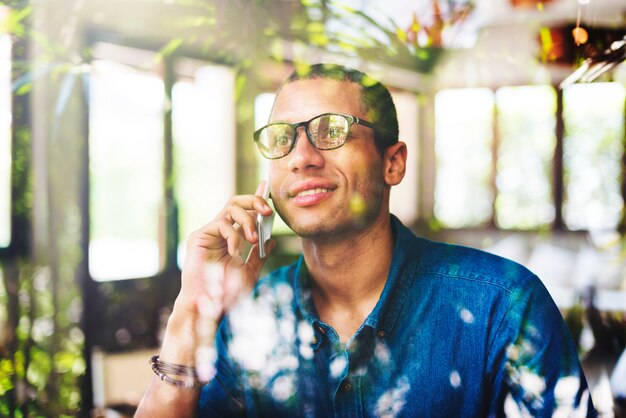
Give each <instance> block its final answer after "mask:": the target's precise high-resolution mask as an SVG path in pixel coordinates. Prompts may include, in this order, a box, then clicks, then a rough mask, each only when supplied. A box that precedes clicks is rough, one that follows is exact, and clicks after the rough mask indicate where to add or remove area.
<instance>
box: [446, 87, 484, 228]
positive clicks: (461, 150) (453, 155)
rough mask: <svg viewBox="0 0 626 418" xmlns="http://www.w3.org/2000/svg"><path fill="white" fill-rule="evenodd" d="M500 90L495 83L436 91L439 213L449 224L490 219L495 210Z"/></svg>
mask: <svg viewBox="0 0 626 418" xmlns="http://www.w3.org/2000/svg"><path fill="white" fill-rule="evenodd" d="M493 107H494V96H493V92H492V91H491V90H489V89H485V88H478V89H450V90H442V91H441V92H439V93H438V94H437V96H436V97H435V154H436V158H437V172H436V183H435V207H434V213H435V216H436V218H437V219H438V220H439V221H440V222H441V223H442V224H443V225H444V226H446V227H449V228H462V227H469V226H476V225H481V224H485V223H487V222H488V221H490V219H491V218H492V215H493V200H494V196H493V191H492V180H491V179H492V176H493V169H492V143H493Z"/></svg>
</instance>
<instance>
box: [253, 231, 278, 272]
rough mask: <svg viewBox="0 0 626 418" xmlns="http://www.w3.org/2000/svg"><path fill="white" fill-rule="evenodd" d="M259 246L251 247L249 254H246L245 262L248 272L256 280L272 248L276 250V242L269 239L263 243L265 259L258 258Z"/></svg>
mask: <svg viewBox="0 0 626 418" xmlns="http://www.w3.org/2000/svg"><path fill="white" fill-rule="evenodd" d="M259 245H260V243H259V244H255V245H253V246H252V248H251V249H250V253H249V254H248V259H247V260H246V266H247V267H248V270H250V272H251V273H252V274H253V276H254V277H255V278H256V279H257V280H258V278H259V276H260V275H261V270H262V269H263V266H264V265H265V262H266V261H267V259H268V258H269V256H270V255H271V254H272V252H273V251H274V248H276V241H274V240H273V239H270V240H268V241H267V242H266V243H265V258H261V257H260V256H259V248H258V246H259Z"/></svg>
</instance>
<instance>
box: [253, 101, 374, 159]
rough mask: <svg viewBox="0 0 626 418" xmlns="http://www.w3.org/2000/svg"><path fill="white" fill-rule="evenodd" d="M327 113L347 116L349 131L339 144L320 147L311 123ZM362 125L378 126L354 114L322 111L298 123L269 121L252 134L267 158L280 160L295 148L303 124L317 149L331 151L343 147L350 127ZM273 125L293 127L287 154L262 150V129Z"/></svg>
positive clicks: (310, 141) (307, 135) (310, 140)
mask: <svg viewBox="0 0 626 418" xmlns="http://www.w3.org/2000/svg"><path fill="white" fill-rule="evenodd" d="M327 115H338V116H343V117H344V118H346V120H347V121H348V133H347V135H346V139H344V140H343V142H342V143H341V144H339V145H337V146H336V147H331V148H319V147H318V146H317V145H315V144H314V143H313V139H312V138H311V133H310V132H309V124H310V123H311V122H312V121H313V120H315V119H317V118H320V117H322V116H327ZM355 124H356V125H362V126H366V127H368V128H370V129H372V130H373V131H374V133H376V132H377V129H376V126H375V125H374V124H373V123H372V122H369V121H366V120H364V119H361V118H360V117H358V116H354V115H348V114H345V113H339V112H326V113H321V114H319V115H317V116H313V117H312V118H311V119H309V120H307V121H304V122H298V123H289V122H273V123H268V124H267V125H265V126H263V127H261V128H259V129H257V130H256V131H254V133H253V134H252V137H253V138H254V142H255V143H256V144H257V148H258V149H259V152H260V153H261V155H262V156H263V157H264V158H267V159H268V160H278V159H281V158H283V157H286V156H287V155H289V154H290V153H291V151H293V148H294V147H295V146H296V141H297V140H298V128H299V127H301V126H304V132H305V133H306V137H307V139H308V140H309V143H310V144H311V145H313V147H314V148H315V149H318V150H322V151H330V150H333V149H337V148H341V147H343V146H344V144H345V143H346V141H347V140H348V136H349V135H350V128H352V125H355ZM272 125H288V126H291V128H292V129H293V135H292V140H291V145H290V146H289V151H287V152H286V153H285V154H283V155H281V156H280V157H268V156H267V155H265V154H264V153H263V151H261V148H260V146H259V141H260V136H261V131H263V130H264V129H266V128H268V127H270V126H272Z"/></svg>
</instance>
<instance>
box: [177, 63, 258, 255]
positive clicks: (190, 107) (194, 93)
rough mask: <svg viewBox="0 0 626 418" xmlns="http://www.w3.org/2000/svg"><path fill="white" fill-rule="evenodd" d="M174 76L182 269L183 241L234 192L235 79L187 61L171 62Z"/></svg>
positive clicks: (229, 73)
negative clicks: (175, 79)
mask: <svg viewBox="0 0 626 418" xmlns="http://www.w3.org/2000/svg"><path fill="white" fill-rule="evenodd" d="M176 73H177V74H178V76H179V79H178V81H177V82H176V83H175V84H174V86H173V88H172V127H173V140H174V151H173V154H174V173H175V182H174V196H175V198H176V202H177V205H178V209H179V211H178V223H179V228H178V229H179V236H178V242H179V245H178V265H179V266H182V263H183V260H184V253H185V243H186V239H187V236H188V235H189V234H190V233H191V232H193V231H194V230H196V229H198V228H200V227H201V226H202V225H204V224H206V223H207V222H209V221H210V220H211V219H213V217H214V216H216V215H217V213H218V212H219V211H220V210H221V209H222V207H223V206H224V203H225V202H226V201H227V200H228V199H229V198H230V197H231V196H232V195H233V194H234V193H235V178H234V176H233V175H232V173H234V172H235V141H234V137H235V97H234V89H235V87H234V85H235V75H234V73H233V71H232V70H231V69H229V68H228V67H224V66H218V65H207V64H206V63H204V62H200V61H194V60H189V59H185V60H179V61H178V62H177V66H176ZM250 143H252V141H250Z"/></svg>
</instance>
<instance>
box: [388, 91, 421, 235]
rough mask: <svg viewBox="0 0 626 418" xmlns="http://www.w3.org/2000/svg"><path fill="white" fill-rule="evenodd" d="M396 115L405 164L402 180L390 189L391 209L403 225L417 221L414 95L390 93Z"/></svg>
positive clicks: (416, 121) (416, 107)
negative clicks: (405, 156) (405, 154)
mask: <svg viewBox="0 0 626 418" xmlns="http://www.w3.org/2000/svg"><path fill="white" fill-rule="evenodd" d="M392 96H393V102H394V104H395V105H396V111H397V113H398V125H399V126H398V127H399V131H400V132H399V137H400V138H399V140H400V141H403V142H405V143H406V147H407V152H408V157H407V158H408V160H407V167H406V173H405V175H404V179H402V182H401V183H400V184H398V185H397V186H395V187H393V188H392V189H391V198H390V202H389V205H390V209H391V213H393V214H394V215H396V216H397V217H398V218H400V220H401V221H402V222H404V223H405V224H406V225H412V224H414V223H415V222H416V221H417V216H418V213H417V207H418V201H419V198H418V194H419V191H420V190H419V181H418V167H419V163H418V162H419V160H420V155H419V139H418V138H419V119H418V116H419V103H418V97H417V95H416V94H414V93H409V92H404V91H395V92H392Z"/></svg>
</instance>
